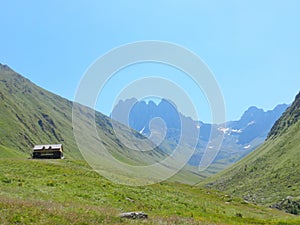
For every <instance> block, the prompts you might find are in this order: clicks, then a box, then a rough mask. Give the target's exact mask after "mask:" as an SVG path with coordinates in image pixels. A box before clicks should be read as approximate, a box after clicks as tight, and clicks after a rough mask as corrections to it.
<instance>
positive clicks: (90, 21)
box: [0, 0, 300, 121]
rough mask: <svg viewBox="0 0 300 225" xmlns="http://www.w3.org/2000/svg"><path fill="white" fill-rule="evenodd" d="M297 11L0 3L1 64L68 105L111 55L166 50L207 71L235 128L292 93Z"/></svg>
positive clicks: (297, 61)
mask: <svg viewBox="0 0 300 225" xmlns="http://www.w3.org/2000/svg"><path fill="white" fill-rule="evenodd" d="M299 9H300V1H298V0H294V1H293V0H286V1H281V0H280V1H279V0H278V1H277V0H265V1H258V0H252V1H239V0H228V1H221V0H219V1H215V0H207V1H201V0H194V1H189V0H186V1H171V0H169V1H166V0H160V1H155V0H153V1H141V0H131V1H130V0H128V1H121V0H119V1H100V0H97V1H96V0H95V1H81V0H78V1H73V0H70V1H62V0H51V1H47V0H45V1H38V0H36V1H16V0H10V1H1V13H0V30H1V33H0V63H2V64H7V65H9V66H10V67H11V68H13V69H14V70H16V71H17V72H19V73H20V74H22V75H24V76H25V77H27V78H29V79H30V80H31V81H33V82H34V83H36V84H37V85H39V86H41V87H43V88H45V89H47V90H50V91H52V92H54V93H56V94H59V95H61V96H63V97H66V98H68V99H70V100H73V99H74V95H75V92H76V89H77V87H78V83H79V82H80V79H81V77H82V76H83V74H84V73H85V71H86V70H87V68H88V67H89V66H90V65H91V64H92V63H93V62H94V61H95V60H96V59H97V58H98V57H99V56H101V55H103V54H105V53H106V52H108V51H109V50H111V49H112V48H115V47H117V46H120V45H124V44H126V43H130V42H135V41H142V40H162V41H167V42H172V43H176V44H179V45H181V46H184V47H186V48H188V49H189V50H191V51H193V52H194V53H196V54H197V55H198V56H199V57H200V58H201V59H202V60H203V61H204V62H205V63H206V64H207V65H208V67H209V68H210V69H211V71H212V72H213V73H214V75H215V78H216V80H217V82H218V84H219V86H220V88H221V90H222V93H223V96H224V99H225V103H226V110H227V119H228V120H236V119H238V118H239V117H240V116H241V114H242V113H243V112H244V111H245V110H246V109H247V108H248V107H249V106H252V105H254V106H257V107H260V108H263V109H265V110H269V109H272V108H274V107H275V106H276V105H277V104H280V103H291V102H292V101H293V99H294V97H295V95H296V94H297V93H298V92H299V90H300V88H299V87H300V86H299V84H300V73H299V65H300V13H299ZM140 72H141V73H142V72H143V73H144V72H145V71H140ZM170 76H172V75H171V74H170ZM117 83H118V82H117ZM111 94H113V93H111ZM193 98H196V96H193ZM98 104H99V105H100V106H99V110H100V111H102V112H104V113H106V114H108V113H109V110H110V108H109V107H106V105H105V104H104V103H103V104H101V102H99V103H98ZM101 105H102V108H101ZM208 118H209V117H208V116H207V115H205V113H204V115H203V117H202V120H204V121H206V120H209V119H208Z"/></svg>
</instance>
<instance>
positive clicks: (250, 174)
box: [202, 94, 300, 214]
mask: <svg viewBox="0 0 300 225" xmlns="http://www.w3.org/2000/svg"><path fill="white" fill-rule="evenodd" d="M299 102H300V94H298V95H297V97H296V99H295V101H294V102H293V104H292V105H291V106H290V107H289V108H288V109H287V110H286V112H285V113H284V114H283V115H282V117H281V118H280V119H279V120H278V121H277V122H276V123H275V125H274V126H273V128H272V129H271V132H270V133H269V135H268V139H267V140H266V142H265V143H264V144H263V145H262V146H261V147H259V148H258V149H256V150H255V151H254V152H252V153H251V154H250V155H248V156H247V157H245V158H244V159H242V160H241V161H239V162H238V163H236V164H235V165H233V166H231V167H230V168H228V169H226V170H225V171H223V172H221V173H220V174H217V175H216V176H213V177H211V178H208V179H207V180H205V181H204V182H203V183H202V184H204V185H206V186H207V187H210V188H213V189H219V190H222V191H225V192H227V193H231V194H234V195H236V196H241V197H243V198H244V199H246V200H248V201H251V202H255V203H259V204H263V205H267V206H271V207H275V208H278V209H283V210H285V211H287V212H290V213H293V214H299V213H300V189H299V187H300V176H299V174H300V157H299V153H300V120H299V112H300V104H299Z"/></svg>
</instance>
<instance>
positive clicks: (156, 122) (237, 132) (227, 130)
mask: <svg viewBox="0 0 300 225" xmlns="http://www.w3.org/2000/svg"><path fill="white" fill-rule="evenodd" d="M287 107H288V105H286V104H281V105H278V106H276V107H275V108H274V109H273V110H269V111H264V110H262V109H259V108H257V107H254V106H253V107H250V108H249V109H248V110H247V111H245V113H244V114H243V115H242V117H241V118H240V119H239V120H237V121H229V122H227V123H225V124H208V123H204V122H201V121H194V120H192V119H191V118H190V117H187V116H185V115H183V114H182V113H180V112H179V111H178V110H177V107H176V105H175V104H174V103H173V102H171V101H169V100H166V99H162V100H161V102H159V103H158V104H155V103H154V102H153V101H151V100H150V101H149V102H148V103H147V102H145V101H138V100H137V99H135V98H132V99H126V100H121V101H120V102H119V103H118V104H117V105H116V106H115V107H114V109H113V111H112V114H111V118H113V119H114V120H117V121H119V122H121V123H123V124H125V125H127V126H130V127H131V128H133V129H135V130H137V131H139V132H140V133H141V134H143V135H145V136H147V137H148V138H150V139H151V140H154V142H156V139H159V137H160V139H161V137H164V138H165V140H164V141H162V142H161V144H160V148H162V149H164V150H165V151H166V152H170V151H172V149H171V150H170V146H171V145H172V146H176V144H178V143H179V140H180V135H181V132H182V129H181V122H182V121H184V122H185V123H187V124H192V125H191V127H199V128H200V133H199V136H198V137H196V138H198V140H197V146H196V149H195V153H194V154H193V155H192V157H191V159H190V161H189V164H190V165H192V166H197V165H199V163H200V160H201V158H202V157H203V154H204V151H205V149H207V148H212V146H211V144H210V143H211V142H214V140H215V139H217V138H219V137H220V136H223V137H224V139H223V142H222V145H221V147H220V151H219V153H218V155H217V156H216V158H215V160H214V162H213V165H212V166H211V168H213V170H212V172H213V173H215V172H217V171H219V170H221V169H223V168H224V167H227V166H229V165H231V164H232V163H234V162H236V161H237V160H239V159H241V158H242V157H244V156H246V155H247V154H248V153H250V152H251V151H253V150H254V149H255V148H256V147H258V146H259V145H260V144H262V143H263V142H264V140H265V139H266V138H267V135H268V133H269V131H270V129H271V128H272V126H273V124H274V123H275V121H276V120H277V119H278V118H279V117H280V116H281V115H282V113H283V112H284V111H285V110H286V109H287ZM124 115H128V117H126V116H124ZM155 135H156V136H157V137H155ZM153 136H154V137H153ZM155 138H156V139H155ZM187 140H189V139H187ZM188 144H189V143H188Z"/></svg>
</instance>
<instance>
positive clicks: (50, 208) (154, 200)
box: [0, 158, 300, 224]
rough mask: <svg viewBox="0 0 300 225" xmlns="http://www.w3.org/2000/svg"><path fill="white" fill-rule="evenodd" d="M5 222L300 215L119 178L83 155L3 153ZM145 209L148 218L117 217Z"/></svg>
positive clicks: (0, 178) (220, 220)
mask: <svg viewBox="0 0 300 225" xmlns="http://www.w3.org/2000/svg"><path fill="white" fill-rule="evenodd" d="M0 171H1V174H0V216H1V224H141V223H143V224H297V223H300V218H299V217H295V216H292V215H289V214H285V213H283V212H281V211H278V210H275V209H269V208H263V207H259V206H255V205H252V204H250V203H247V202H245V201H243V200H242V199H239V198H235V197H232V196H229V195H225V194H223V193H221V192H218V191H209V190H206V189H203V188H199V187H195V186H194V187H192V186H188V185H184V184H179V183H168V182H165V183H160V184H155V185H151V186H145V187H130V186H123V185H117V184H114V183H112V182H110V181H108V180H106V179H104V178H103V177H101V176H99V175H98V174H97V173H96V172H94V171H93V170H92V169H91V168H90V167H89V166H88V165H87V164H86V163H85V162H84V161H80V160H76V161H74V160H71V159H65V160H32V159H16V158H6V159H5V158H2V159H0ZM128 211H144V212H146V213H147V214H148V215H149V219H148V220H145V221H140V220H137V221H130V220H127V219H121V218H119V217H118V215H119V213H121V212H128Z"/></svg>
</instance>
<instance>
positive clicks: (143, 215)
mask: <svg viewBox="0 0 300 225" xmlns="http://www.w3.org/2000/svg"><path fill="white" fill-rule="evenodd" d="M120 217H121V218H126V219H148V215H147V214H146V213H144V212H125V213H121V214H120Z"/></svg>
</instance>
